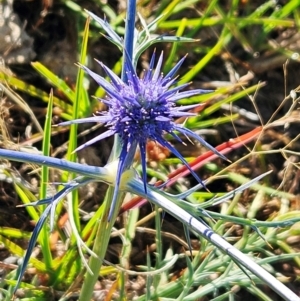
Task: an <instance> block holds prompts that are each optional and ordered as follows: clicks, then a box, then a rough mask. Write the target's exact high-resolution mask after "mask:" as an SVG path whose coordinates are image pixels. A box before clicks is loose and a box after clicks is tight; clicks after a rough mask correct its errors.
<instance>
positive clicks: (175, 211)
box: [126, 179, 300, 301]
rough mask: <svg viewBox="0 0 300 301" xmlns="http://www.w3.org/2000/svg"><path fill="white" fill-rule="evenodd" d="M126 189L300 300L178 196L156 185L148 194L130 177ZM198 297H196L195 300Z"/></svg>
mask: <svg viewBox="0 0 300 301" xmlns="http://www.w3.org/2000/svg"><path fill="white" fill-rule="evenodd" d="M126 186H127V187H126V190H128V191H130V192H132V193H134V194H137V195H139V196H142V197H144V198H147V199H148V200H149V201H151V202H152V203H153V204H155V205H157V206H159V207H161V208H162V209H163V210H165V211H166V212H168V213H169V214H171V215H172V216H174V217H175V218H176V219H177V220H179V221H181V222H182V223H183V224H184V225H186V226H187V227H189V229H191V230H193V231H195V232H196V233H198V234H200V235H201V236H202V237H204V238H205V239H206V240H208V241H210V242H211V243H212V244H213V245H214V246H215V247H217V248H218V249H219V250H221V251H223V252H224V253H225V254H227V255H229V256H230V257H231V259H232V260H234V261H235V262H237V263H239V264H240V265H241V266H243V267H244V268H246V269H248V270H249V271H251V272H252V273H253V274H254V275H255V276H257V277H258V278H259V279H261V280H262V281H263V282H264V283H266V284H267V285H268V286H269V287H270V288H271V289H273V290H274V291H275V292H276V293H277V294H278V295H280V296H281V297H282V298H283V299H284V300H286V301H300V298H299V297H298V296H297V295H296V294H295V293H293V292H292V291H291V290H290V289H289V288H287V287H286V286H285V285H284V284H283V283H281V282H280V281H279V280H277V279H276V278H275V277H274V276H273V275H271V274H270V273H268V272H267V271H266V270H265V269H263V268H262V267H261V266H260V265H258V264H257V263H256V262H255V261H253V260H252V259H251V258H250V257H249V256H247V255H245V254H243V253H242V252H241V251H239V250H238V249H236V248H235V247H234V246H232V245H231V244H229V243H228V242H227V241H226V240H225V239H223V238H222V237H221V236H219V235H218V234H216V233H215V232H214V231H213V230H212V229H211V228H209V227H208V226H206V225H205V224H204V223H202V222H201V221H199V219H198V218H196V217H195V216H193V215H191V214H190V213H189V212H187V211H186V210H184V209H182V208H181V207H179V206H178V205H177V204H176V202H178V201H179V199H178V198H176V197H172V196H171V195H167V194H165V193H164V192H162V191H159V190H158V189H157V188H155V187H148V188H147V189H148V190H147V194H146V193H145V191H144V188H143V183H142V182H141V181H139V180H137V179H130V181H128V182H127V184H126ZM195 299H197V298H194V299H193V300H195Z"/></svg>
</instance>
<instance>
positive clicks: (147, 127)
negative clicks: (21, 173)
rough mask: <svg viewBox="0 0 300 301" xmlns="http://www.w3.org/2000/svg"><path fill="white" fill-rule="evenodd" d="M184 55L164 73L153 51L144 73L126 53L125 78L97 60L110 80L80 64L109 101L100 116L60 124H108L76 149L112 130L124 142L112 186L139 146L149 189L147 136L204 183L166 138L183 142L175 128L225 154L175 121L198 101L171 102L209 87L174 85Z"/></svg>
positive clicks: (161, 60)
mask: <svg viewBox="0 0 300 301" xmlns="http://www.w3.org/2000/svg"><path fill="white" fill-rule="evenodd" d="M184 59H185V57H183V58H182V59H181V60H180V61H179V62H178V63H177V64H176V65H175V66H174V68H173V69H172V70H171V71H170V72H169V73H168V74H167V75H165V76H163V74H162V73H161V67H162V62H163V53H162V54H161V55H160V57H159V59H158V62H157V65H156V68H155V70H154V62H155V52H154V53H153V55H152V58H151V61H150V64H149V69H148V70H146V71H145V73H144V76H143V77H142V78H139V77H138V76H137V74H136V71H135V69H134V66H133V64H132V62H131V61H130V59H129V58H128V57H127V58H126V62H125V69H126V70H125V71H126V75H127V80H128V82H123V81H122V80H121V79H120V78H119V77H118V76H117V75H116V74H114V73H113V72H112V71H111V70H110V69H109V68H108V67H106V66H105V65H104V64H103V63H101V62H98V63H99V64H100V65H101V67H102V68H103V69H104V71H105V73H106V75H107V76H108V77H109V79H110V82H108V81H107V80H105V79H104V78H103V77H102V76H100V75H98V74H96V73H94V72H93V71H91V70H89V69H88V68H87V67H85V66H81V67H82V68H83V69H84V70H85V71H86V72H87V73H88V74H89V75H90V76H91V77H92V78H93V79H94V80H95V81H96V82H97V83H98V84H99V85H100V86H101V87H102V88H103V89H104V90H105V91H106V93H107V96H106V98H105V99H100V100H101V101H102V102H103V103H104V104H106V105H107V107H108V110H107V111H105V112H100V113H99V115H98V116H94V117H90V118H83V119H78V120H73V121H68V122H63V123H61V124H60V125H68V124H73V123H85V122H99V123H103V124H105V126H106V127H107V128H108V130H107V131H106V132H104V133H103V134H101V135H99V136H97V137H95V138H93V139H92V140H90V141H88V142H87V143H85V144H84V145H82V146H80V147H78V148H77V150H80V149H82V148H84V147H86V146H88V145H91V144H93V143H95V142H97V141H99V140H102V139H104V138H107V137H109V136H112V135H115V134H118V135H119V136H120V138H121V143H122V148H121V153H120V158H119V165H118V170H117V179H116V183H115V184H116V187H119V184H120V179H121V175H122V173H123V171H124V170H126V169H127V168H128V167H129V166H130V165H131V163H132V160H133V156H134V154H135V151H136V148H137V146H138V147H139V150H140V155H141V164H142V173H143V176H142V177H143V182H144V189H145V192H146V191H147V188H146V184H147V174H146V143H147V140H148V139H149V140H153V141H157V142H158V143H160V144H161V145H162V146H164V147H166V148H167V149H169V150H170V151H171V152H172V153H173V154H174V155H176V156H177V157H178V158H179V159H180V160H181V161H182V162H183V163H184V164H185V165H186V167H187V168H188V169H189V170H190V171H191V173H192V174H193V175H194V177H195V178H196V179H197V180H198V181H199V182H200V183H202V182H201V180H200V178H199V177H198V176H197V174H196V173H195V172H194V171H192V170H191V168H190V166H189V165H188V163H187V162H186V160H185V159H184V158H183V157H182V156H181V154H180V153H179V152H178V151H177V150H176V149H175V148H174V147H173V146H172V145H171V144H170V143H169V142H168V141H166V140H165V139H164V137H163V136H164V134H166V133H168V134H170V135H171V136H173V137H174V138H175V139H176V140H178V141H180V142H182V140H181V139H180V137H179V136H178V135H177V134H176V133H175V132H178V133H181V134H183V135H186V136H189V137H191V138H193V139H196V140H198V141H199V142H200V143H201V144H203V145H204V146H206V147H207V148H209V149H210V150H212V151H213V152H214V153H216V154H218V155H219V156H220V157H222V158H224V159H226V158H225V157H224V156H223V155H222V154H220V153H219V152H218V151H217V150H216V149H215V148H213V147H212V146H211V145H209V144H208V143H207V142H205V141H204V139H203V138H201V137H200V136H198V135H197V134H195V133H194V132H193V131H191V130H189V129H187V128H185V127H184V126H182V125H180V124H176V123H175V122H174V119H175V118H177V117H190V116H194V115H195V114H192V113H189V112H185V111H187V110H190V109H192V108H194V107H196V106H199V104H196V105H187V106H179V107H177V106H176V105H175V104H176V102H177V101H178V100H180V99H183V98H187V97H190V96H193V95H199V94H203V93H207V92H209V91H205V90H201V89H196V90H189V91H184V92H181V90H182V89H183V88H185V87H186V86H188V85H189V84H183V85H178V86H175V85H174V84H175V81H176V79H177V78H176V77H175V74H176V72H177V71H178V69H179V68H180V66H181V65H182V63H183V61H184ZM113 205H114V204H113ZM110 215H111V213H110Z"/></svg>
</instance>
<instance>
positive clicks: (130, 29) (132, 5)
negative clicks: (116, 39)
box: [122, 0, 136, 82]
mask: <svg viewBox="0 0 300 301" xmlns="http://www.w3.org/2000/svg"><path fill="white" fill-rule="evenodd" d="M135 15H136V0H129V1H128V2H127V13H126V24H125V37H124V50H123V66H122V80H123V82H127V75H126V73H125V71H126V68H125V62H126V60H127V59H130V60H131V61H132V56H133V46H134V45H133V42H134V30H135ZM125 52H127V55H126V53H125Z"/></svg>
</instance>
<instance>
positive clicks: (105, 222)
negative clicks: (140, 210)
mask: <svg viewBox="0 0 300 301" xmlns="http://www.w3.org/2000/svg"><path fill="white" fill-rule="evenodd" d="M135 14H136V0H128V3H127V14H126V25H125V38H124V40H125V42H124V52H123V65H122V80H123V81H124V82H125V83H126V82H127V75H126V72H125V71H126V68H125V63H126V62H125V60H126V59H130V60H132V55H133V46H134V45H133V43H134V30H135ZM125 52H126V53H125ZM120 149H121V143H120V137H119V135H115V138H114V146H113V149H112V152H111V154H110V158H109V162H111V161H114V160H116V159H118V157H119V156H120ZM130 165H131V164H130ZM114 189H116V188H115V187H112V186H110V187H109V188H108V191H107V193H106V200H105V209H104V213H103V215H102V218H101V220H100V223H99V225H98V230H97V235H96V239H95V243H94V247H93V251H94V253H96V254H97V255H98V258H95V257H91V258H90V261H89V267H90V268H91V270H92V272H93V275H91V274H89V273H86V276H85V280H84V283H83V287H82V290H81V292H80V297H79V301H86V300H91V298H92V295H93V292H94V286H95V284H96V282H97V280H98V276H99V271H100V268H101V266H102V263H103V259H104V256H105V255H106V251H107V246H108V243H109V239H110V234H111V229H112V227H113V225H114V223H115V220H116V217H117V215H118V212H119V209H120V206H121V203H122V200H123V197H124V194H123V193H119V194H118V196H117V201H116V203H117V204H116V206H115V208H114V211H113V215H112V218H109V212H110V207H111V205H112V201H113V195H114Z"/></svg>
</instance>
